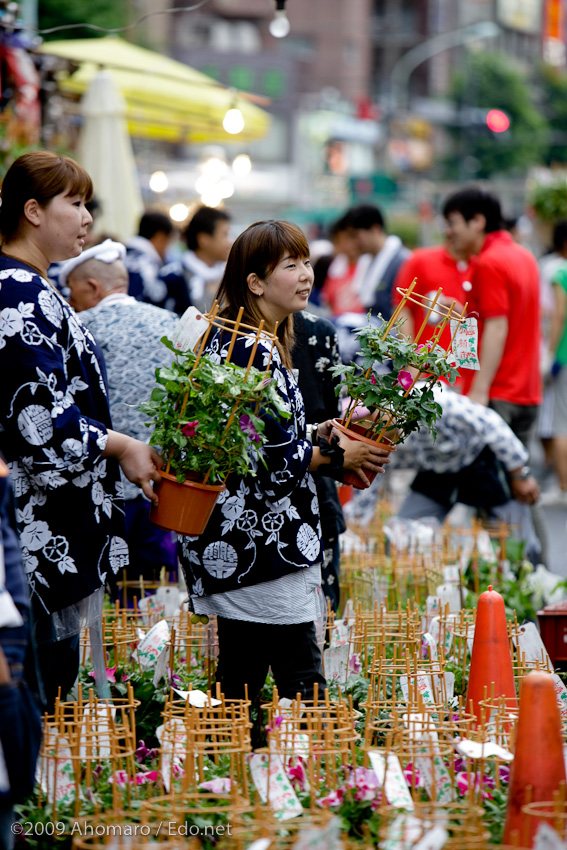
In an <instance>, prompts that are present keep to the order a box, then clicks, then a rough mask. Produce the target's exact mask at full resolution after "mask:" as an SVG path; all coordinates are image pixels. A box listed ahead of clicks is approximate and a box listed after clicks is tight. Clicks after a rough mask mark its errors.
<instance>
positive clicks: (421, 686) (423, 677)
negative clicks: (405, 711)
mask: <svg viewBox="0 0 567 850" xmlns="http://www.w3.org/2000/svg"><path fill="white" fill-rule="evenodd" d="M399 681H400V687H401V689H402V694H403V697H404V700H405V701H406V702H409V691H410V685H409V683H408V677H407V676H406V675H405V674H404V675H403V676H400V679H399ZM411 682H412V693H415V689H416V688H417V693H418V694H419V695H420V696H421V698H422V700H423V701H424V702H425V703H427V704H428V705H434V704H435V700H434V698H433V691H432V688H431V677H430V676H429V675H428V674H427V673H424V672H423V671H422V670H418V671H417V675H416V676H412V677H411ZM414 682H415V684H414Z"/></svg>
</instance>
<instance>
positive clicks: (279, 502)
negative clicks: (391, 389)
mask: <svg viewBox="0 0 567 850" xmlns="http://www.w3.org/2000/svg"><path fill="white" fill-rule="evenodd" d="M312 285H313V271H312V268H311V264H310V262H309V248H308V245H307V242H306V240H305V237H304V235H303V233H302V232H301V231H300V230H299V228H297V227H296V226H295V225H292V224H289V223H288V222H282V221H267V222H259V223H257V224H253V225H252V226H251V227H249V228H248V229H247V230H245V231H244V233H242V234H241V235H240V236H239V237H238V238H237V239H236V241H235V243H234V244H233V246H232V249H231V252H230V255H229V258H228V262H227V266H226V270H225V274H224V277H223V279H222V282H221V284H220V288H219V292H218V294H217V298H218V300H219V302H220V306H221V313H220V315H221V316H222V317H224V318H227V319H230V320H235V319H236V317H237V315H238V312H239V309H240V308H241V306H243V307H244V316H243V317H242V321H243V322H244V323H246V324H247V325H248V326H250V327H251V328H258V327H259V326H260V324H261V322H262V320H263V321H264V327H265V328H266V330H267V331H269V332H273V331H276V333H277V348H276V349H274V350H273V351H272V347H271V344H270V343H269V342H268V341H267V340H263V339H262V338H260V341H259V343H258V346H257V350H256V354H255V360H254V366H256V367H258V368H259V369H262V370H265V369H266V368H267V367H268V364H269V368H270V370H271V373H272V375H273V378H274V380H275V383H276V386H277V390H278V394H279V397H280V400H281V403H282V406H283V409H284V413H286V414H287V415H286V416H282V415H281V414H280V415H278V414H277V413H273V412H271V413H262V423H263V432H264V435H265V437H266V440H265V443H264V446H263V448H262V455H263V457H262V456H260V454H258V453H256V456H255V444H256V442H257V436H256V431H255V428H254V426H253V424H252V423H249V422H245V423H243V426H242V427H243V429H245V430H246V433H247V435H248V438H249V441H250V448H249V451H250V452H251V454H252V457H253V467H254V468H253V470H252V471H253V472H254V473H255V474H254V475H244V476H240V475H231V476H229V478H228V479H227V482H226V490H225V491H223V492H222V493H221V494H220V497H219V499H218V502H217V505H216V507H215V510H214V513H213V516H212V519H211V521H210V522H209V524H208V526H207V528H206V529H205V532H204V533H203V534H202V535H201V536H199V537H186V538H182V547H181V549H182V552H181V563H182V565H183V568H184V571H185V574H186V579H187V587H188V589H189V594H190V596H191V600H192V604H193V607H194V610H195V612H196V613H197V614H200V615H211V614H214V615H217V616H218V635H219V651H220V657H219V667H218V674H217V675H218V679H219V681H220V683H221V686H222V690H223V692H224V693H225V695H226V696H227V697H229V698H242V697H243V696H244V693H245V690H244V686H245V685H246V684H247V685H248V695H249V697H250V698H251V699H254V698H255V697H256V695H257V694H258V692H259V691H260V689H261V687H262V685H263V683H264V680H265V677H266V673H267V672H268V668H269V667H271V668H272V672H273V674H274V677H275V680H276V683H277V686H278V690H279V693H280V695H281V696H286V697H290V698H293V697H294V696H295V695H296V693H297V692H298V691H300V692H301V693H302V695H303V697H304V698H306V699H309V698H311V697H312V693H313V685H314V684H315V683H316V682H317V683H318V685H319V686H321V687H324V686H325V680H324V677H323V673H322V667H321V653H320V650H319V648H318V646H317V641H316V632H315V623H314V621H315V619H316V618H317V617H318V616H319V613H320V610H319V600H320V593H319V592H318V591H319V587H320V581H321V577H320V564H321V561H322V557H323V553H322V547H321V541H320V524H319V509H318V504H317V497H316V491H315V484H314V482H313V479H312V477H311V475H310V474H309V471H310V470H311V469H316V468H318V467H320V466H322V465H323V464H329V463H331V462H333V461H334V462H338V463H341V462H342V463H343V464H344V466H345V467H346V468H350V469H357V470H359V475H360V478H361V479H362V481H365V480H367V479H366V476H365V474H364V471H363V470H368V471H370V472H373V471H374V472H378V471H383V470H382V466H383V464H384V463H387V462H388V461H387V457H386V453H385V452H382V450H380V449H379V448H374V447H369V446H366V445H364V444H356V443H354V442H353V441H351V440H349V439H348V438H345V437H343V436H341V437H340V438H339V439H338V440H335V441H333V442H334V443H335V445H334V446H330V445H328V444H327V447H325V446H324V445H323V444H322V445H321V447H319V446H317V445H316V442H317V435H318V434H319V435H321V436H322V437H330V433H331V425H330V423H325V425H323V426H313V427H312V428H310V429H309V430H310V431H311V432H312V433H313V435H314V436H315V440H314V441H313V442H311V441H310V440H309V439H308V434H307V431H308V429H307V423H306V421H305V412H304V406H303V399H302V397H301V393H300V391H299V388H298V386H297V383H296V380H295V377H294V375H293V373H292V368H291V348H292V343H293V324H292V321H291V318H290V317H292V315H293V313H295V312H298V311H300V310H302V309H304V308H305V306H306V305H307V301H308V299H309V295H310V293H311V287H312ZM254 341H255V334H253V333H251V335H250V336H241V337H239V338H238V339H237V340H236V343H235V344H234V348H233V349H232V352H231V362H233V363H236V364H240V365H246V364H247V363H248V359H249V354H250V347H251V345H252V344H253V343H254ZM230 345H231V337H230V334H227V333H225V332H223V330H218V331H217V332H216V333H215V334H214V335H213V336H211V337H210V339H209V341H208V343H207V351H208V353H209V355H210V356H211V357H212V358H213V359H216V360H217V361H218V362H223V360H226V358H227V356H228V349H229V347H230ZM326 450H327V451H328V452H329V451H330V453H327V454H326V455H325V454H324V452H325V451H326Z"/></svg>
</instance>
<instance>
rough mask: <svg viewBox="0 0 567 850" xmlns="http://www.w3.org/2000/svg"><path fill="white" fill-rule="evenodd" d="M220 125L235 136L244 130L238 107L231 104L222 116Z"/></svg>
mask: <svg viewBox="0 0 567 850" xmlns="http://www.w3.org/2000/svg"><path fill="white" fill-rule="evenodd" d="M222 126H223V127H224V129H225V130H226V132H227V133H230V134H231V136H236V135H237V134H238V133H242V131H243V130H244V118H243V115H242V112H241V111H240V109H238V107H236V106H233V107H232V108H231V109H227V112H226V115H225V116H224V118H223V122H222Z"/></svg>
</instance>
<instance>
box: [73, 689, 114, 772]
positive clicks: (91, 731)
mask: <svg viewBox="0 0 567 850" xmlns="http://www.w3.org/2000/svg"><path fill="white" fill-rule="evenodd" d="M109 713H110V724H109ZM115 715H116V708H115V707H114V706H113V705H112V703H105V702H99V703H98V704H97V706H96V708H95V710H94V712H92V711H91V708H90V706H89V705H86V706H85V710H84V712H83V725H82V726H81V732H80V735H79V740H80V741H81V746H80V748H79V758H81V759H84V760H86V759H87V758H88V759H89V760H92V759H95V760H96V759H99V758H108V757H109V756H110V754H111V748H110V737H111V736H112V737H114V734H115V733H114V729H113V728H112V720H113V719H114V716H115Z"/></svg>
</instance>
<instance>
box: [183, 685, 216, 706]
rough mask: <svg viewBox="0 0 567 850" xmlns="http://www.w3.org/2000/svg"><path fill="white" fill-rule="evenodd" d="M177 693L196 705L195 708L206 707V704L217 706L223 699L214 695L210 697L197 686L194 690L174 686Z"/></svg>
mask: <svg viewBox="0 0 567 850" xmlns="http://www.w3.org/2000/svg"><path fill="white" fill-rule="evenodd" d="M173 690H174V691H175V693H176V694H179V696H180V697H181V699H186V700H187V701H188V702H189V703H190V705H194V706H195V708H204V707H205V706H215V705H220V704H221V702H222V700H220V699H215V698H214V697H209V696H208V695H207V694H206V693H204V692H203V691H200V690H199V689H198V688H195V690H194V691H180V690H179V689H178V688H173Z"/></svg>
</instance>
